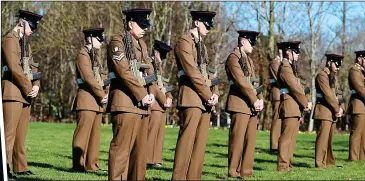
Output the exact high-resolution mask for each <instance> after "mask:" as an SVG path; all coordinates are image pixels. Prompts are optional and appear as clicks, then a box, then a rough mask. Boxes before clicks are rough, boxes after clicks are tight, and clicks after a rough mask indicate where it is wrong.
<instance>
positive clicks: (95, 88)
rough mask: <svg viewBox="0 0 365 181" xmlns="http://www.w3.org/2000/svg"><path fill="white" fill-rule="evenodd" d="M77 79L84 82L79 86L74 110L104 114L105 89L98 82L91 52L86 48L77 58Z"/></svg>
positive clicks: (82, 49) (83, 48)
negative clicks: (102, 102) (102, 101)
mask: <svg viewBox="0 0 365 181" xmlns="http://www.w3.org/2000/svg"><path fill="white" fill-rule="evenodd" d="M76 68H77V73H76V74H77V78H78V79H82V80H83V81H84V83H83V84H79V90H78V92H77V95H76V99H75V102H74V104H73V105H74V110H76V111H80V110H89V111H95V112H104V109H103V105H102V104H101V103H100V101H101V100H102V99H103V98H104V97H105V95H106V94H105V92H104V90H103V87H102V86H101V85H100V84H99V83H98V82H97V80H96V79H95V76H94V72H93V70H92V69H93V62H92V61H91V57H90V51H89V50H88V48H87V47H86V46H84V47H82V48H81V50H80V53H79V54H78V56H77V64H76Z"/></svg>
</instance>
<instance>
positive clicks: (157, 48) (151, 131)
mask: <svg viewBox="0 0 365 181" xmlns="http://www.w3.org/2000/svg"><path fill="white" fill-rule="evenodd" d="M171 50H172V48H171V47H170V46H169V45H167V44H166V43H164V42H162V41H158V40H155V42H154V45H153V51H152V52H153V56H152V65H153V67H154V70H155V74H156V75H157V77H158V78H157V79H158V82H157V84H156V85H154V87H155V92H154V94H155V96H156V100H157V102H156V103H155V104H153V105H152V107H151V115H150V119H149V124H148V137H147V141H148V153H147V164H149V165H153V166H157V167H161V166H162V154H163V142H164V136H165V123H166V114H165V111H166V109H167V108H169V107H171V104H172V95H171V90H168V91H169V92H167V91H166V87H165V86H164V85H163V84H164V82H163V77H162V75H163V70H162V67H161V63H162V60H165V59H166V57H167V53H169V52H170V51H171Z"/></svg>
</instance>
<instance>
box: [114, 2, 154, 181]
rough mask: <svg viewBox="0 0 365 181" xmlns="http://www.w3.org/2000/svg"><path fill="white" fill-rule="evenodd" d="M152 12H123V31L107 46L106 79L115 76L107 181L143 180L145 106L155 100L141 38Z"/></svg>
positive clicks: (146, 129)
mask: <svg viewBox="0 0 365 181" xmlns="http://www.w3.org/2000/svg"><path fill="white" fill-rule="evenodd" d="M151 12H152V10H150V9H130V10H124V11H123V14H124V15H125V16H126V20H125V27H124V28H125V31H123V32H121V33H120V34H117V35H115V36H113V37H112V39H111V41H110V44H109V48H108V69H109V72H110V73H109V77H110V78H113V77H114V79H112V82H111V86H110V93H109V101H108V106H107V111H108V112H110V113H111V121H112V124H113V139H112V141H111V142H110V149H109V160H108V177H109V180H144V179H145V176H146V168H147V163H146V162H147V132H148V115H149V110H148V107H150V106H152V104H153V103H154V101H155V97H154V95H153V94H151V93H149V91H148V90H147V89H150V87H152V86H149V85H150V84H151V82H149V81H148V80H147V79H146V74H149V73H151V72H152V73H153V67H152V66H151V65H149V63H150V59H149V58H148V52H147V46H146V43H145V42H144V41H143V40H142V38H143V37H144V35H145V34H146V31H147V28H149V27H150V26H151V24H150V21H149V15H150V13H151ZM146 65H147V66H146ZM143 67H145V69H147V72H146V70H142V68H143ZM148 71H149V72H148Z"/></svg>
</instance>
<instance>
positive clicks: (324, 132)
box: [313, 54, 344, 168]
mask: <svg viewBox="0 0 365 181" xmlns="http://www.w3.org/2000/svg"><path fill="white" fill-rule="evenodd" d="M326 57H327V64H326V67H325V68H324V69H323V70H322V71H321V72H319V73H318V75H317V77H316V82H315V86H316V90H317V101H316V106H315V108H314V113H313V119H315V121H317V122H318V128H317V139H316V154H315V155H316V156H315V157H316V159H315V166H316V167H317V168H326V167H328V166H332V165H335V156H334V154H333V149H332V142H333V137H334V134H335V131H336V120H337V119H336V118H339V117H341V116H342V114H343V111H344V109H343V108H341V107H340V104H339V100H338V99H337V96H336V92H337V89H338V87H337V85H336V82H337V81H336V79H337V78H336V73H337V72H338V70H339V69H340V67H341V65H342V59H343V56H341V55H336V54H326Z"/></svg>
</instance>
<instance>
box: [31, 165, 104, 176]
mask: <svg viewBox="0 0 365 181" xmlns="http://www.w3.org/2000/svg"><path fill="white" fill-rule="evenodd" d="M28 164H29V165H30V166H34V167H41V168H48V169H54V170H56V171H61V172H67V173H75V174H77V173H84V172H75V171H74V170H72V168H64V167H58V166H55V165H51V164H48V163H39V162H28ZM85 174H94V175H97V176H108V173H100V172H85Z"/></svg>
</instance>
